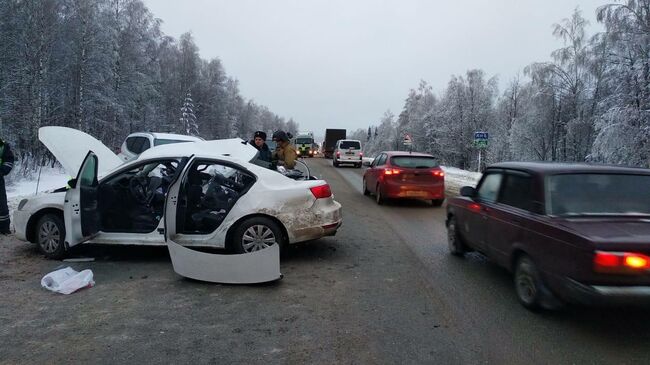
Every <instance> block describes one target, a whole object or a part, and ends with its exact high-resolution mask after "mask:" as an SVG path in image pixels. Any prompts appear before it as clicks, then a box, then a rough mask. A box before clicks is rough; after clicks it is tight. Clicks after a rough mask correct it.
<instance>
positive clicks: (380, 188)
mask: <svg viewBox="0 0 650 365" xmlns="http://www.w3.org/2000/svg"><path fill="white" fill-rule="evenodd" d="M363 193H364V195H369V194H370V193H374V194H375V197H376V200H377V203H378V204H383V203H384V201H385V200H386V199H423V200H430V201H431V202H432V204H433V205H434V206H440V205H442V202H443V201H444V200H445V173H444V172H443V171H442V169H441V168H440V166H438V161H437V160H436V158H435V157H433V156H431V155H427V154H424V153H415V152H413V153H409V152H404V151H397V152H395V151H393V152H390V151H389V152H382V153H380V154H379V155H378V156H377V157H376V158H375V159H374V161H373V162H372V164H371V165H370V167H369V168H368V169H367V170H366V172H365V173H364V174H363Z"/></svg>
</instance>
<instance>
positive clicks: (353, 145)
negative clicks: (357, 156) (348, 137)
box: [339, 141, 361, 150]
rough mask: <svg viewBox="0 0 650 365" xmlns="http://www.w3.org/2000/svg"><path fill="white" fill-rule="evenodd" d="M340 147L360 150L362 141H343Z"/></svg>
mask: <svg viewBox="0 0 650 365" xmlns="http://www.w3.org/2000/svg"><path fill="white" fill-rule="evenodd" d="M339 148H340V149H342V150H360V149H361V143H359V141H341V144H340V145H339Z"/></svg>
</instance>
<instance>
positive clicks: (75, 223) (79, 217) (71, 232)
mask: <svg viewBox="0 0 650 365" xmlns="http://www.w3.org/2000/svg"><path fill="white" fill-rule="evenodd" d="M98 164H99V160H98V158H97V156H96V155H95V153H93V152H92V151H90V152H88V154H87V155H86V158H84V160H83V162H82V163H81V167H80V168H79V173H78V174H77V178H76V179H74V180H72V181H71V187H70V189H68V191H67V192H66V193H65V204H64V206H63V217H64V222H65V231H66V235H65V243H66V245H67V246H68V247H72V246H74V245H78V244H80V243H82V242H85V241H87V240H89V239H91V238H93V237H94V236H95V235H96V234H97V232H99V224H100V221H101V220H100V212H99V210H98V186H99V182H98V180H97V171H98Z"/></svg>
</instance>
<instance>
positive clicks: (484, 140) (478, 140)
mask: <svg viewBox="0 0 650 365" xmlns="http://www.w3.org/2000/svg"><path fill="white" fill-rule="evenodd" d="M488 137H489V134H488V132H474V146H475V147H478V148H486V147H487V146H488Z"/></svg>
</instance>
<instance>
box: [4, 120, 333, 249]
mask: <svg viewBox="0 0 650 365" xmlns="http://www.w3.org/2000/svg"><path fill="white" fill-rule="evenodd" d="M39 139H40V140H41V142H43V144H45V146H46V147H47V148H48V149H49V150H50V151H51V152H52V154H53V155H54V156H55V157H56V158H57V160H58V161H59V162H60V163H61V164H62V165H63V167H64V168H65V170H66V171H67V172H68V173H69V174H71V175H72V176H77V178H76V179H74V180H72V181H71V183H70V186H69V187H67V188H62V189H59V190H57V191H54V192H51V193H45V194H40V195H37V196H34V197H32V198H29V199H25V200H23V201H21V202H20V204H19V206H18V209H17V210H16V211H15V212H14V225H15V229H16V237H17V238H19V239H21V240H25V241H30V242H33V243H36V244H38V247H39V249H40V250H41V251H42V252H43V253H44V254H45V255H46V256H47V257H50V258H54V259H60V258H63V257H64V256H65V255H66V251H67V250H68V249H69V248H70V247H72V246H75V245H77V244H80V243H82V242H91V243H101V244H117V245H160V246H164V245H166V240H169V241H172V242H174V243H177V244H179V245H182V246H186V247H215V248H226V249H229V250H231V251H233V252H235V253H240V254H243V253H252V252H255V251H258V250H261V249H263V248H266V247H269V246H273V245H276V244H277V245H279V246H280V247H282V246H283V245H286V244H293V243H298V242H304V241H309V240H315V239H318V238H321V237H323V236H331V235H334V234H335V233H336V231H337V229H338V228H339V226H340V225H341V221H342V219H341V205H340V204H339V203H338V202H336V201H335V200H334V198H333V196H332V192H331V190H330V187H329V185H328V184H327V183H326V182H325V181H323V180H317V179H313V178H312V179H305V180H294V179H290V178H288V177H286V176H284V175H282V174H280V173H278V172H276V171H272V170H269V169H267V168H264V167H261V166H258V165H256V164H254V163H252V162H251V161H254V160H255V158H256V156H257V150H256V149H255V148H254V147H252V146H250V145H249V144H247V143H246V142H244V141H243V140H241V139H228V140H216V141H203V142H194V143H183V144H175V145H164V146H159V147H155V148H151V149H149V150H147V151H145V152H144V153H143V154H141V155H140V156H139V157H138V158H137V159H136V160H134V161H131V162H128V163H123V162H122V161H121V160H120V159H119V158H118V157H117V156H116V155H115V154H114V153H113V152H111V151H110V150H109V149H108V148H107V147H106V146H104V145H103V144H102V143H101V142H99V141H97V140H96V139H95V138H93V137H91V136H89V135H88V134H85V133H83V132H80V131H78V130H75V129H70V128H64V127H43V128H41V129H40V130H39Z"/></svg>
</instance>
